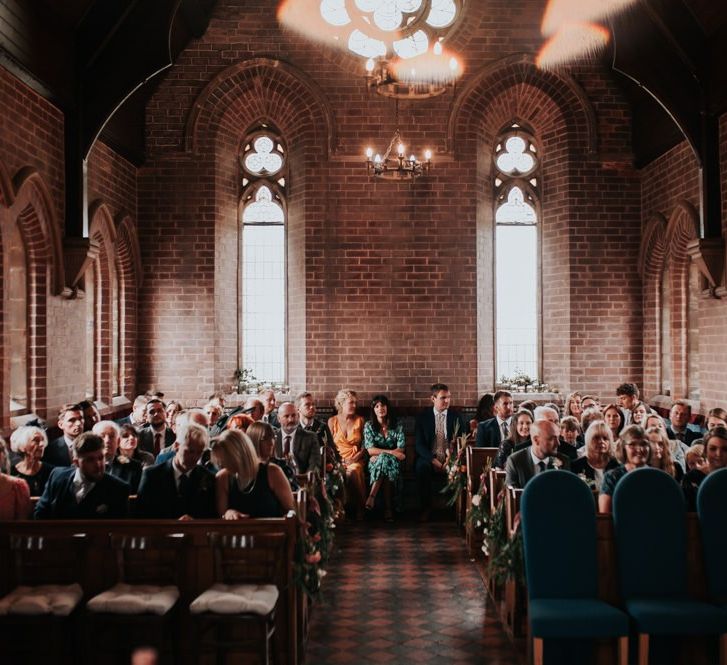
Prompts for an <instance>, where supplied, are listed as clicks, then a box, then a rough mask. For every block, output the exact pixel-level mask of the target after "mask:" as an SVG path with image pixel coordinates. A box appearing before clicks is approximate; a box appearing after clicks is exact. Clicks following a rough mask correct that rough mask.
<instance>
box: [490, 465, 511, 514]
mask: <svg viewBox="0 0 727 665" xmlns="http://www.w3.org/2000/svg"><path fill="white" fill-rule="evenodd" d="M506 477H507V473H506V472H505V471H504V470H503V469H490V476H489V480H490V487H489V488H488V489H489V492H490V514H491V515H492V514H494V512H495V511H496V510H497V505H498V502H497V497H498V496H500V492H501V491H502V489H503V488H504V487H505V478H506Z"/></svg>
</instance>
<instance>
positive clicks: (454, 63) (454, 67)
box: [449, 57, 459, 72]
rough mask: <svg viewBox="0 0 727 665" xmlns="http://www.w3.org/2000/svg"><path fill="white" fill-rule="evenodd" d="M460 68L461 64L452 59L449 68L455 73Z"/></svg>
mask: <svg viewBox="0 0 727 665" xmlns="http://www.w3.org/2000/svg"><path fill="white" fill-rule="evenodd" d="M458 67H459V63H458V62H457V58H454V57H452V58H450V59H449V68H450V69H451V70H452V71H453V72H456V71H457V68H458Z"/></svg>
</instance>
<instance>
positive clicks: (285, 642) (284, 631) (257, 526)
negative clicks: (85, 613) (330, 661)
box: [0, 512, 302, 665]
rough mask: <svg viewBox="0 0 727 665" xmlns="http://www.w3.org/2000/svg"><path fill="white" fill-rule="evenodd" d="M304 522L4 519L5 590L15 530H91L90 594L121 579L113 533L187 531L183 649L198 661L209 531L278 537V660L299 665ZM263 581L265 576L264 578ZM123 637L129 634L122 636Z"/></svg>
mask: <svg viewBox="0 0 727 665" xmlns="http://www.w3.org/2000/svg"><path fill="white" fill-rule="evenodd" d="M298 530H299V522H298V519H297V517H296V516H295V514H294V513H292V512H291V513H289V514H288V515H287V516H286V517H283V518H271V519H247V520H239V521H225V520H193V521H189V522H178V521H172V520H115V521H103V522H102V521H95V520H94V521H82V520H78V521H66V520H62V521H61V520H59V521H35V522H34V521H25V522H2V523H0V595H4V594H6V593H7V592H8V591H10V589H11V588H13V587H14V586H15V581H14V579H13V565H12V560H11V552H10V546H9V543H10V540H9V538H10V534H24V535H29V534H43V535H47V536H59V535H71V534H77V533H83V534H85V538H86V546H85V547H84V551H83V555H82V556H83V558H84V561H83V571H82V574H81V579H79V580H78V583H79V584H80V585H81V587H82V588H83V591H84V599H88V598H89V597H91V596H93V595H96V594H98V593H100V592H101V591H104V590H105V589H108V588H110V587H111V586H113V584H114V583H115V578H116V561H115V558H114V554H113V552H112V550H111V546H110V538H109V534H110V533H112V532H113V533H114V534H117V535H124V534H128V535H137V536H145V535H146V536H151V535H155V536H159V535H162V534H165V533H166V534H178V533H181V534H184V535H185V536H186V538H185V541H186V545H185V548H184V555H183V556H181V557H180V561H179V565H180V566H182V567H183V571H182V572H183V574H182V575H181V576H180V578H181V584H180V599H181V603H182V611H181V613H180V620H179V621H180V625H179V630H178V632H177V634H178V636H179V639H180V653H182V654H184V659H183V661H182V662H183V663H184V664H185V665H192V660H191V654H192V653H193V652H194V650H193V648H192V647H193V644H192V637H193V635H194V631H193V630H192V622H191V619H190V615H189V612H188V607H189V604H190V602H191V601H192V600H194V598H196V597H197V596H198V595H199V594H200V593H202V592H203V591H205V590H206V589H207V588H208V587H210V586H211V585H212V584H213V575H214V566H213V551H212V548H211V546H210V543H209V538H208V534H209V533H220V534H227V535H232V534H236V535H245V536H253V537H256V538H258V539H260V540H263V541H264V540H265V539H266V537H268V536H279V537H277V538H274V540H275V542H276V543H280V544H281V545H280V547H279V548H278V549H276V552H275V556H276V557H280V558H281V560H280V562H279V564H280V565H277V566H276V569H277V570H278V571H279V572H278V573H276V579H274V580H271V582H273V583H275V584H276V586H277V587H278V589H279V591H280V597H279V599H278V610H277V613H276V630H275V637H274V640H275V648H274V653H275V662H279V663H286V664H290V665H297V664H298V663H299V662H300V659H301V658H302V654H300V653H299V651H298V644H299V639H298V634H297V633H298V625H299V622H298V618H297V611H296V608H297V606H298V595H299V594H300V593H301V592H299V591H298V589H297V588H296V585H295V583H294V579H293V564H294V557H295V548H296V542H297V540H298V537H299V531H298ZM261 581H262V580H261ZM119 639H123V636H119Z"/></svg>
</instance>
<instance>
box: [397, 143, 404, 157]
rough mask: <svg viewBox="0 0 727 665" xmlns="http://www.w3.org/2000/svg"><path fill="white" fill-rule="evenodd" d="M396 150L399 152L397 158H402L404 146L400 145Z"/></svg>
mask: <svg viewBox="0 0 727 665" xmlns="http://www.w3.org/2000/svg"><path fill="white" fill-rule="evenodd" d="M397 150H398V152H399V157H403V156H404V144H403V143H400V144H399V146H398V148H397Z"/></svg>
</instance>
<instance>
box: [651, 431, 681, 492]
mask: <svg viewBox="0 0 727 665" xmlns="http://www.w3.org/2000/svg"><path fill="white" fill-rule="evenodd" d="M646 436H647V438H648V439H649V446H650V447H651V459H650V460H649V466H653V467H654V468H655V469H661V470H662V471H666V472H667V473H668V474H669V475H670V476H671V477H672V478H674V480H676V481H677V482H678V483H679V482H681V480H682V477H683V476H684V470H683V469H682V467H681V466H680V465H679V464H675V463H674V460H672V458H671V452H670V450H671V447H670V444H669V439H668V438H667V436H666V432H664V430H663V429H661V428H660V427H649V429H647V430H646Z"/></svg>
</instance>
